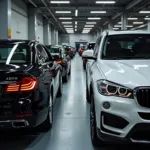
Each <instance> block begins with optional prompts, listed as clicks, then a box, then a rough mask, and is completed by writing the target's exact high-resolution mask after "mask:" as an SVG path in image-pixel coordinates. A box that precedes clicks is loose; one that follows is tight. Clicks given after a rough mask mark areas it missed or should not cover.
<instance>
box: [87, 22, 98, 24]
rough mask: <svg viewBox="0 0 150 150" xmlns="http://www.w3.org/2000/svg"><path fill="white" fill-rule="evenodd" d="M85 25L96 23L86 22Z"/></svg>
mask: <svg viewBox="0 0 150 150" xmlns="http://www.w3.org/2000/svg"><path fill="white" fill-rule="evenodd" d="M86 24H96V22H86Z"/></svg>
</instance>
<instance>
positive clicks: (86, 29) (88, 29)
mask: <svg viewBox="0 0 150 150" xmlns="http://www.w3.org/2000/svg"><path fill="white" fill-rule="evenodd" d="M91 29H92V28H84V29H83V30H91Z"/></svg>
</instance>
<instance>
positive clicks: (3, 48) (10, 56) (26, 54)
mask: <svg viewBox="0 0 150 150" xmlns="http://www.w3.org/2000/svg"><path fill="white" fill-rule="evenodd" d="M30 57H31V56H30V47H29V46H28V45H25V44H0V63H6V64H19V63H20V64H29V63H30V60H31V59H30Z"/></svg>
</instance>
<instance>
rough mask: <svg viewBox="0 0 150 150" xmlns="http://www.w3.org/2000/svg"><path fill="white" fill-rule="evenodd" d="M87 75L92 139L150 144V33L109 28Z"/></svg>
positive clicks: (91, 54)
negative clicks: (111, 29) (110, 29)
mask: <svg viewBox="0 0 150 150" xmlns="http://www.w3.org/2000/svg"><path fill="white" fill-rule="evenodd" d="M82 57H83V58H87V59H92V60H94V61H93V63H92V65H91V67H90V69H89V70H88V73H87V74H88V75H87V80H88V81H87V82H88V83H89V84H87V92H88V94H87V95H88V101H89V102H90V125H91V140H92V143H93V144H94V145H99V144H104V143H105V142H121V141H122V142H133V143H150V33H148V32H147V31H106V32H104V33H103V34H102V35H101V37H99V38H98V40H97V42H96V45H95V49H94V51H90V50H87V51H85V52H84V53H83V54H82Z"/></svg>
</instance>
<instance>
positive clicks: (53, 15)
mask: <svg viewBox="0 0 150 150" xmlns="http://www.w3.org/2000/svg"><path fill="white" fill-rule="evenodd" d="M41 1H42V3H43V4H44V5H45V7H46V8H47V10H48V11H49V13H50V14H51V16H52V17H53V18H54V19H55V21H56V22H57V24H58V26H59V27H60V28H61V30H62V31H63V32H64V29H63V28H62V27H61V25H60V24H59V22H58V20H57V19H56V17H55V16H54V14H53V13H52V12H51V10H50V9H49V7H48V6H47V4H46V3H45V1H44V0H41Z"/></svg>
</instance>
